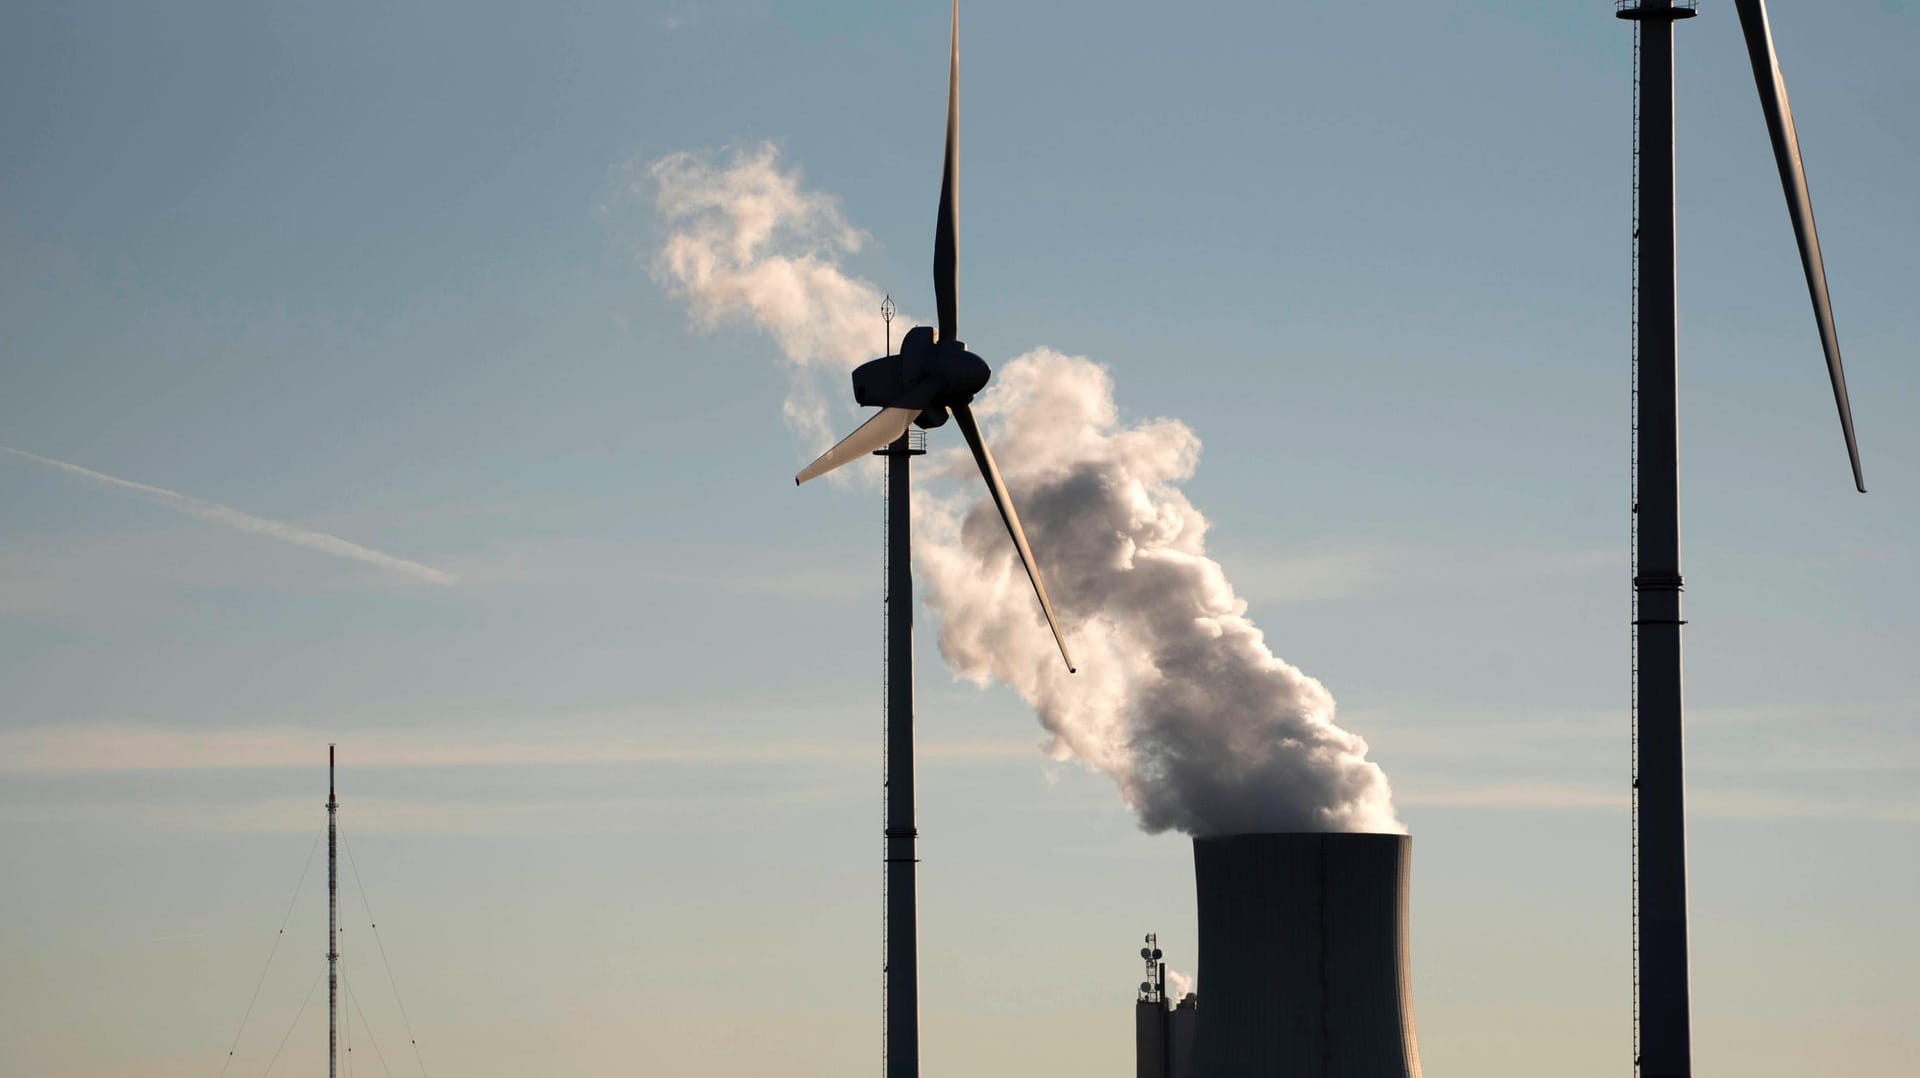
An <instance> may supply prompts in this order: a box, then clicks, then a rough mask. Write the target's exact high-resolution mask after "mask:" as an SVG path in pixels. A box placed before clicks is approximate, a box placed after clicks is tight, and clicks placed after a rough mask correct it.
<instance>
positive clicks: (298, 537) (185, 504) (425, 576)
mask: <svg viewBox="0 0 1920 1078" xmlns="http://www.w3.org/2000/svg"><path fill="white" fill-rule="evenodd" d="M0 453H11V454H13V455H14V456H16V457H20V458H22V459H25V460H31V461H37V462H39V463H41V464H45V465H46V466H48V467H49V468H58V469H60V470H61V471H63V472H67V473H68V474H70V475H78V476H81V477H84V478H87V479H91V480H93V481H94V482H96V483H104V484H106V485H107V486H110V487H117V488H119V489H121V490H130V491H133V492H134V493H135V494H139V495H141V496H142V497H144V498H146V499H147V500H148V501H150V502H153V503H154V504H155V505H158V506H161V507H163V508H166V509H171V510H173V511H174V512H176V513H184V514H186V515H187V516H190V517H197V518H199V519H201V520H204V521H207V522H208V523H211V524H221V525H224V526H226V527H229V528H233V529H235V530H236V531H243V532H251V533H252V534H254V535H264V536H267V537H269V538H272V539H278V540H280V541H281V542H284V543H292V544H293V545H295V546H303V547H306V548H307V549H308V550H317V551H319V552H320V553H322V554H331V555H333V556H334V557H336V558H348V559H350V560H353V561H358V562H365V563H366V564H368V565H376V566H379V567H380V568H382V569H391V570H393V571H394V572H396V573H405V574H406V575H408V576H410V577H414V578H415V579H418V580H424V581H427V582H428V583H430V584H443V585H447V584H455V583H458V580H457V579H456V578H455V577H454V576H453V574H451V573H445V572H442V571H440V570H439V569H435V568H434V567H433V566H431V565H422V564H420V563H419V562H417V561H408V560H407V559H405V558H396V557H394V556H393V555H392V554H384V553H381V552H380V551H378V550H373V549H371V548H369V547H363V546H361V545H360V544H358V543H352V542H348V541H347V540H345V539H342V538H340V537H339V536H337V535H328V534H326V533H325V532H316V531H309V530H307V529H306V528H298V527H295V526H294V525H292V524H285V523H282V522H280V521H278V520H268V519H267V518H265V517H257V516H254V515H253V514H251V513H243V512H241V511H240V510H238V509H232V508H229V507H227V506H224V505H220V504H217V503H215V502H209V501H202V500H200V499H199V498H191V497H188V496H187V495H185V494H181V493H179V492H177V491H172V490H167V489H166V488H164V487H154V486H148V485H147V484H145V483H136V482H134V481H132V480H131V479H120V478H117V477H115V476H111V475H108V474H106V473H105V472H96V471H94V470H93V469H92V468H82V467H81V466H80V465H78V464H69V463H67V462H66V461H64V460H54V459H53V458H52V457H43V456H40V455H39V454H38V453H29V452H27V451H26V450H24V449H14V448H12V447H10V446H4V445H0Z"/></svg>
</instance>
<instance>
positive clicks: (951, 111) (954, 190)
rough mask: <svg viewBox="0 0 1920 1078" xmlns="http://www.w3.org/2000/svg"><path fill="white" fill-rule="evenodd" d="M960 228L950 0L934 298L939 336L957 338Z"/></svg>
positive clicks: (956, 65)
mask: <svg viewBox="0 0 1920 1078" xmlns="http://www.w3.org/2000/svg"><path fill="white" fill-rule="evenodd" d="M959 231H960V0H953V39H952V48H951V51H950V52H949V54H948V56H947V159H946V164H945V165H944V166H942V167H941V169H940V220H939V221H938V222H937V223H936V224H935V225H934V227H933V301H934V304H935V305H936V306H937V307H939V308H940V339H941V340H943V341H957V340H959V339H960V315H959V300H958V299H957V298H956V297H955V296H954V289H955V274H956V263H957V262H958V260H959V252H958V250H957V242H958V241H957V234H958V233H959Z"/></svg>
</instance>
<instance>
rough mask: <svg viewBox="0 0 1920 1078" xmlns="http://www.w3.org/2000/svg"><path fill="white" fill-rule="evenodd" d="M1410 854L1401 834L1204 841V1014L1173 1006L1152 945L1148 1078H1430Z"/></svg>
mask: <svg viewBox="0 0 1920 1078" xmlns="http://www.w3.org/2000/svg"><path fill="white" fill-rule="evenodd" d="M1412 852H1413V846H1412V840H1411V839H1409V838H1408V837H1407V836H1405V835H1384V834H1339V833H1329V834H1320V833H1268V834H1244V835H1222V836H1216V837H1211V838H1197V839H1195V840H1194V842H1193V863H1194V884H1195V892H1196V896H1197V898H1198V913H1199V929H1200V965H1199V975H1200V977H1201V978H1202V983H1203V984H1204V985H1205V987H1206V1005H1205V1006H1204V1007H1201V1006H1199V1001H1198V998H1197V996H1188V997H1187V998H1186V999H1185V1000H1182V1001H1179V1005H1178V1006H1177V1007H1173V1008H1171V1009H1170V1007H1169V1005H1170V1003H1171V1002H1172V1001H1170V1000H1168V999H1167V998H1166V991H1165V980H1166V973H1165V971H1166V967H1165V964H1164V963H1163V962H1161V961H1160V953H1159V951H1158V949H1157V948H1156V947H1155V946H1154V941H1153V937H1148V946H1147V948H1146V950H1145V951H1144V952H1143V955H1144V956H1146V960H1147V966H1148V978H1147V980H1146V981H1145V982H1143V983H1142V984H1141V986H1140V988H1141V991H1140V997H1139V999H1138V1001H1137V1002H1136V1003H1135V1004H1134V1015H1135V1018H1134V1030H1135V1034H1134V1041H1135V1049H1136V1060H1137V1062H1136V1074H1137V1076H1138V1078H1420V1053H1419V1046H1418V1044H1417V1043H1416V1041H1415V1037H1414V1027H1413V993H1412V984H1411V969H1410V963H1409V960H1408V936H1407V899H1408V880H1409V871H1410V868H1411V863H1412ZM1182 1015H1184V1016H1185V1018H1184V1023H1185V1025H1184V1030H1185V1031H1184V1034H1183V1032H1182V1026H1181V1023H1182V1019H1181V1017H1180V1016H1182Z"/></svg>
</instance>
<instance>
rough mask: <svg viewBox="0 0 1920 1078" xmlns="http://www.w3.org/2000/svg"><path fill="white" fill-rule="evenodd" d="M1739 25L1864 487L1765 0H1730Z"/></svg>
mask: <svg viewBox="0 0 1920 1078" xmlns="http://www.w3.org/2000/svg"><path fill="white" fill-rule="evenodd" d="M1734 7H1735V9H1737V10H1738V12H1739V14H1740V29H1741V31H1742V32H1743V33H1744V34H1745V36H1746V39H1747V56H1748V59H1749V60H1751V61H1752V64H1753V80H1754V84H1755V85H1756V86H1757V87H1758V88H1759V90H1760V108H1761V111H1763V112H1765V113H1766V117H1767V134H1768V136H1769V137H1770V138H1772V140H1773V157H1774V161H1775V163H1776V164H1778V165H1779V166H1780V186H1781V189H1782V190H1783V191H1785V193H1786V196H1787V215H1788V216H1789V217H1791V218H1792V219H1793V238H1794V239H1795V240H1796V241H1798V242H1799V244H1800V267H1801V269H1802V270H1803V271H1805V273H1806V277H1807V294H1808V296H1809V297H1810V298H1811V299H1812V300H1813V320H1814V325H1815V327H1816V328H1817V329H1818V330H1819V332H1820V349H1821V351H1823V352H1825V353H1826V357H1827V378H1828V380H1829V381H1831V382H1832V383H1833V403H1834V405H1835V407H1837V408H1838V409H1839V411H1840V433H1841V435H1842V436H1843V437H1845V438H1846V440H1847V461H1848V463H1849V464H1851V465H1853V485H1854V489H1856V490H1858V491H1859V492H1860V493H1862V494H1865V493H1866V492H1867V481H1866V478H1865V477H1864V476H1862V475H1861V474H1860V447H1859V445H1858V444H1857V443H1856V442H1855V441H1854V437H1853V406H1852V405H1851V404H1850V403H1849V402H1848V400H1847V375H1846V372H1845V371H1844V370H1843V369H1842V368H1841V366H1840V335H1839V333H1838V331H1836V330H1835V329H1834V326H1833V301H1832V300H1831V299H1829V298H1828V296H1827V267H1826V262H1825V261H1824V260H1823V259H1822V258H1821V257H1820V233H1819V232H1818V231H1817V230H1816V229H1815V228H1814V226H1813V198H1812V196H1810V195H1808V194H1807V169H1806V165H1805V164H1804V163H1803V162H1802V161H1801V159H1800V136H1799V134H1798V133H1797V132H1796V131H1795V130H1794V126H1793V106H1792V105H1790V104H1788V103H1787V82H1786V80H1785V79H1783V78H1781V77H1780V59H1779V55H1778V54H1777V53H1776V52H1775V51H1774V48H1773V31H1772V30H1771V29H1770V28H1769V27H1768V25H1767V5H1766V3H1765V0H1735V3H1734Z"/></svg>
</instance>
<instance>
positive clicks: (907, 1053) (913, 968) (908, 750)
mask: <svg viewBox="0 0 1920 1078" xmlns="http://www.w3.org/2000/svg"><path fill="white" fill-rule="evenodd" d="M951 35H952V36H951V39H950V45H949V49H948V55H947V141H946V151H945V157H944V161H943V163H942V166H941V172H940V209H939V215H938V217H937V219H936V221H935V224H934V237H933V292H934V301H935V304H936V305H937V306H938V307H939V312H940V319H939V320H940V332H939V336H938V338H936V337H935V336H934V331H933V330H932V329H930V328H928V327H926V326H916V327H914V328H913V329H910V330H908V331H907V332H906V334H905V336H904V337H903V339H902V340H901V342H900V353H899V354H898V355H890V356H882V357H881V358H879V359H875V360H870V361H868V362H866V363H863V364H861V365H860V366H859V367H858V368H857V369H855V370H854V372H853V397H854V400H855V401H856V402H858V403H859V404H862V405H878V406H879V407H880V412H879V413H878V414H877V415H875V416H874V417H873V418H872V419H869V420H867V421H866V422H865V423H863V424H861V425H860V427H859V429H857V430H855V431H854V432H853V433H852V434H850V435H848V436H847V437H846V438H844V439H842V440H841V441H840V443H839V444H838V445H835V446H834V447H833V448H832V449H829V450H827V451H826V452H825V453H822V454H821V455H820V456H819V457H818V458H817V459H815V460H814V461H813V463H811V464H809V465H807V466H806V467H805V468H803V469H801V471H800V474H798V475H796V476H794V479H793V481H794V485H796V486H798V485H799V484H801V483H805V482H806V481H807V480H809V479H813V478H816V477H818V476H822V475H825V474H827V473H828V472H831V471H833V470H834V469H835V468H838V467H840V466H842V465H844V464H847V463H849V462H851V461H853V460H856V459H858V458H860V457H864V456H866V455H868V454H869V453H873V454H877V455H879V456H884V457H886V458H887V502H886V506H887V507H886V513H887V567H886V578H887V598H886V602H887V644H886V701H887V703H886V726H887V746H886V778H885V782H886V791H887V792H886V823H885V843H886V858H885V860H886V875H885V880H886V883H885V887H886V898H885V905H886V925H885V927H884V928H883V930H882V931H883V933H884V943H883V945H882V946H883V949H884V952H885V956H886V957H885V965H884V966H883V967H882V971H881V978H882V987H881V992H882V995H883V996H884V997H885V1002H884V1004H883V1007H884V1018H883V1019H882V1022H883V1025H882V1027H881V1039H882V1041H883V1042H884V1047H883V1049H882V1051H883V1054H884V1056H885V1059H886V1078H916V1076H917V1075H918V1074H919V1073H920V980H919V943H918V939H919V912H918V894H917V892H916V883H915V879H914V876H915V872H914V866H915V865H916V864H917V863H918V857H917V856H916V853H915V845H916V840H917V839H918V837H919V832H918V831H917V830H916V829H915V827H914V817H913V814H914V803H913V798H914V782H913V568H912V563H911V558H912V548H913V544H912V506H911V504H910V496H911V491H912V486H911V484H910V482H909V465H910V462H911V460H912V458H914V457H916V456H919V455H921V454H923V453H925V452H926V449H925V448H924V443H923V442H921V440H920V439H919V438H917V437H910V436H909V428H910V427H911V426H912V425H914V424H916V423H917V424H919V426H920V427H921V428H922V429H923V430H925V429H931V428H933V427H937V426H940V425H941V424H943V423H945V422H946V421H947V417H948V416H949V415H951V416H952V417H953V418H954V420H955V421H956V422H957V424H958V426H959V427H960V433H961V434H962V435H963V436H964V437H965V438H966V440H967V446H968V448H970V449H972V450H973V459H974V461H975V463H976V464H978V465H979V467H980V474H981V476H982V477H983V478H985V479H986V482H987V490H988V492H989V493H991V494H992V495H993V501H994V504H995V505H996V506H998V507H999V509H1000V518H1001V520H1003V521H1004V522H1005V523H1006V526H1007V534H1008V535H1010V536H1011V537H1012V538H1013V545H1014V547H1015V549H1016V550H1018V551H1019V554H1020V561H1021V564H1023V565H1025V566H1026V570H1027V577H1028V579H1029V580H1031V581H1032V583H1033V590H1034V594H1035V595H1036V596H1038V597H1039V600H1040V609H1041V612H1042V613H1044V614H1045V615H1046V617H1047V624H1048V626H1050V627H1051V628H1052V629H1053V637H1054V641H1055V642H1056V643H1057V644H1059V646H1060V657H1061V658H1062V659H1064V660H1066V663H1067V669H1068V671H1069V672H1071V671H1072V669H1073V660H1071V659H1069V658H1067V645H1066V641H1065V640H1064V639H1063V638H1062V637H1061V635H1060V628H1059V625H1058V624H1057V623H1056V622H1055V620H1054V616H1053V604H1052V603H1051V602H1050V601H1049V600H1048V599H1047V588H1046V585H1045V584H1044V583H1042V582H1041V579H1040V570H1039V568H1038V567H1037V566H1036V565H1034V563H1033V552H1032V551H1031V550H1030V549H1028V547H1027V536H1026V532H1025V531H1024V530H1022V529H1021V527H1020V516H1019V514H1018V513H1016V512H1014V508H1013V501H1012V499H1011V498H1010V497H1009V496H1008V495H1007V487H1006V484H1005V483H1004V482H1002V481H1001V479H1000V469H999V466H998V465H996V464H995V463H994V461H993V454H991V453H989V452H988V451H987V446H986V443H985V442H983V441H981V439H980V428H979V427H978V426H977V425H976V424H975V423H974V419H973V411H972V409H971V408H970V407H969V406H968V405H969V404H970V403H971V402H972V400H973V397H974V394H976V393H978V392H979V391H980V390H981V389H983V388H985V386H986V384H987V380H988V379H989V378H990V377H991V376H992V371H991V370H990V369H989V368H988V367H987V364H986V361H985V360H982V359H981V358H980V357H979V356H976V355H974V354H973V353H972V352H969V351H967V349H966V345H965V344H963V343H961V341H960V329H959V314H958V311H959V300H958V295H957V288H958V272H959V229H960V193H959V180H960V175H959V168H960V3H959V0H954V3H953V9H952V23H951ZM881 312H882V317H884V318H885V319H886V323H887V334H888V337H889V338H891V336H892V330H893V301H892V298H891V297H889V298H888V299H886V300H885V301H883V302H882V304H881ZM887 346H888V347H889V348H891V347H892V341H891V339H889V340H888V342H887Z"/></svg>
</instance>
